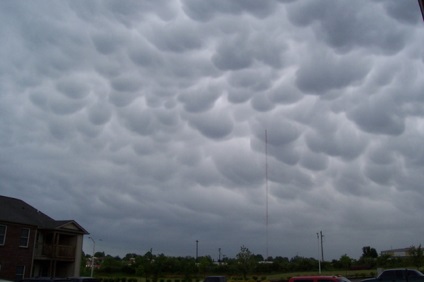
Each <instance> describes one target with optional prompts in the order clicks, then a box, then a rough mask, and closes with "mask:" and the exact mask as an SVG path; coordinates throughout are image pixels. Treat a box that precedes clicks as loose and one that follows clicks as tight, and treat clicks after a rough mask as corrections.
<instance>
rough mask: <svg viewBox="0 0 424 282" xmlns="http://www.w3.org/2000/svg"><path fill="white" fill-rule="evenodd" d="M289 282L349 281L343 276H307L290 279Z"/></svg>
mask: <svg viewBox="0 0 424 282" xmlns="http://www.w3.org/2000/svg"><path fill="white" fill-rule="evenodd" d="M289 282H350V280H349V279H347V278H345V277H343V276H324V275H309V276H296V277H292V278H290V279H289Z"/></svg>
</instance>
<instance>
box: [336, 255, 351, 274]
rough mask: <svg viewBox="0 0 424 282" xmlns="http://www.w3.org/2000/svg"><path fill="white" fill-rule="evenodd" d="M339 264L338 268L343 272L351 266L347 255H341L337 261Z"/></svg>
mask: <svg viewBox="0 0 424 282" xmlns="http://www.w3.org/2000/svg"><path fill="white" fill-rule="evenodd" d="M339 262H340V266H341V267H342V268H343V269H344V270H348V269H350V267H351V266H352V259H351V258H350V257H349V256H348V255H347V254H344V255H342V256H341V257H340V259H339Z"/></svg>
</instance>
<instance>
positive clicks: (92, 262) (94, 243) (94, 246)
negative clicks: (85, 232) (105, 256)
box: [88, 237, 96, 277]
mask: <svg viewBox="0 0 424 282" xmlns="http://www.w3.org/2000/svg"><path fill="white" fill-rule="evenodd" d="M88 238H90V239H91V241H93V255H92V256H91V277H93V273H94V254H95V252H96V241H94V239H93V237H88Z"/></svg>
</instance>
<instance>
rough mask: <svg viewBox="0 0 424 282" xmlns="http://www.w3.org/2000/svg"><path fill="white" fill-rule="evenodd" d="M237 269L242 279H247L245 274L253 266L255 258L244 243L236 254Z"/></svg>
mask: <svg viewBox="0 0 424 282" xmlns="http://www.w3.org/2000/svg"><path fill="white" fill-rule="evenodd" d="M236 259H237V263H238V269H239V271H240V272H241V274H242V275H243V278H244V280H246V279H247V274H248V273H250V272H251V271H252V270H253V268H254V267H255V260H254V258H253V255H252V253H251V252H250V250H249V249H248V248H247V247H245V246H244V245H243V246H241V247H240V252H239V253H238V254H237V255H236Z"/></svg>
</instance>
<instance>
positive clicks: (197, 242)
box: [196, 240, 199, 262]
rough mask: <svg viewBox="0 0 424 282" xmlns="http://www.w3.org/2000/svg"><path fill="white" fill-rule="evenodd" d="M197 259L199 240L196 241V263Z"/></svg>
mask: <svg viewBox="0 0 424 282" xmlns="http://www.w3.org/2000/svg"><path fill="white" fill-rule="evenodd" d="M198 257H199V240H196V262H197V258H198Z"/></svg>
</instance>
